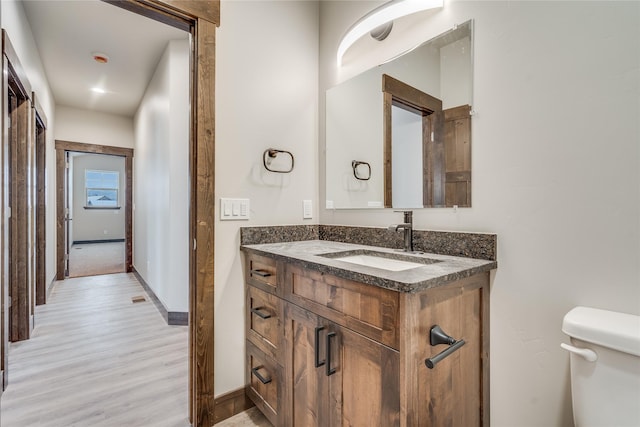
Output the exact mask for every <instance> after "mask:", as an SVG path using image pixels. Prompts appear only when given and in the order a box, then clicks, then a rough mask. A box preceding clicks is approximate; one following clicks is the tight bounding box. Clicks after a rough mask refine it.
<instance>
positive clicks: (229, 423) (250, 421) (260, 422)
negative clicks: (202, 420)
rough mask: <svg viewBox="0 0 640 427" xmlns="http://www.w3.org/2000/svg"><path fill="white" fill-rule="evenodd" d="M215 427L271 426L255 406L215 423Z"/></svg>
mask: <svg viewBox="0 0 640 427" xmlns="http://www.w3.org/2000/svg"><path fill="white" fill-rule="evenodd" d="M216 427H273V426H272V424H271V423H270V422H269V420H268V419H267V417H265V416H264V415H262V412H260V410H258V408H256V407H255V406H254V407H253V408H251V409H248V410H246V411H244V412H241V413H239V414H237V415H234V416H233V417H231V418H227V419H226V420H224V421H221V422H219V423H218V424H216Z"/></svg>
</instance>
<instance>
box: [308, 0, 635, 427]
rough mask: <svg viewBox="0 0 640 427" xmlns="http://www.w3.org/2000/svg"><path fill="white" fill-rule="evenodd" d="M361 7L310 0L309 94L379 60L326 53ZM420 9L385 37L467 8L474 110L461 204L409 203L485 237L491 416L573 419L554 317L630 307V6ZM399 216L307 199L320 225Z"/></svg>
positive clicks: (455, 16)
mask: <svg viewBox="0 0 640 427" xmlns="http://www.w3.org/2000/svg"><path fill="white" fill-rule="evenodd" d="M373 6H374V4H371V3H368V2H358V1H354V2H321V28H320V34H321V43H320V92H321V94H322V93H323V92H324V91H325V90H326V89H328V88H329V87H331V86H333V85H335V84H336V83H338V82H340V81H342V80H343V79H345V78H348V77H350V75H353V74H354V73H358V72H361V71H363V70H364V69H367V68H369V67H371V66H373V65H375V64H376V63H377V60H378V59H382V58H375V56H376V54H377V51H356V52H350V53H349V58H350V61H345V66H344V68H343V69H341V70H337V69H336V65H335V51H336V47H337V44H338V42H339V38H340V37H341V35H342V34H343V33H344V31H345V30H346V29H347V28H348V27H349V26H350V25H351V24H352V23H353V22H354V21H355V20H357V19H358V18H359V17H361V16H362V15H363V14H365V13H366V12H367V11H368V10H370V9H371V8H372V7H373ZM425 16H426V18H425V19H424V20H423V22H422V24H421V25H416V26H414V27H412V28H411V29H410V30H407V33H399V34H396V35H395V36H396V38H393V37H392V36H394V34H393V32H392V34H391V35H390V36H389V38H388V39H387V43H386V46H385V48H386V49H391V47H395V48H396V50H397V51H398V52H399V51H401V50H402V48H403V47H404V45H405V44H410V43H409V42H407V41H406V40H405V38H418V37H422V39H423V40H426V39H428V38H431V37H433V36H434V35H436V34H438V33H441V32H443V31H444V30H447V29H449V28H451V27H452V26H453V25H454V24H456V23H462V22H464V21H466V20H468V19H470V18H473V19H474V20H475V39H474V49H475V57H474V83H473V90H474V94H473V99H474V110H476V112H477V113H478V114H477V115H475V116H474V117H473V122H472V123H473V124H472V127H473V153H472V156H473V201H472V203H473V207H472V208H469V209H458V211H457V213H455V212H453V210H451V209H423V210H418V211H415V213H414V221H415V225H416V228H418V229H440V230H467V231H485V232H493V233H497V235H498V269H497V271H496V272H495V274H494V275H493V280H492V290H491V420H492V423H491V424H492V425H493V426H563V425H572V421H571V402H570V394H569V365H568V355H567V354H566V353H565V352H564V351H562V350H561V349H560V347H559V344H560V343H561V342H563V341H564V342H567V341H568V338H567V337H566V336H564V334H563V333H562V332H561V330H560V328H561V323H562V317H563V316H564V314H565V313H566V312H567V311H569V310H570V309H571V308H572V307H574V306H577V305H586V306H594V307H599V308H604V309H610V310H617V311H622V312H629V313H635V314H640V286H638V284H639V283H640V244H639V241H640V220H639V218H640V176H639V171H640V152H639V147H640V145H639V144H638V141H639V137H640V131H639V123H640V120H639V119H640V105H639V104H640V103H639V99H640V88H639V84H640V83H639V82H640V65H639V63H640V19H639V17H640V3H639V2H507V1H505V2H484V1H482V2H477V1H471V2H456V1H448V2H446V7H445V8H444V9H443V10H441V11H439V12H435V13H427V14H425ZM395 30H396V29H395V28H394V31H395ZM401 47H402V48H401ZM356 48H357V46H354V49H356ZM391 50H393V49H391ZM358 54H359V55H358ZM345 59H347V58H346V57H345ZM320 98H321V99H322V98H323V97H322V96H321V97H320ZM322 111H323V107H322V106H321V108H320V117H321V119H320V130H321V132H320V135H321V138H320V141H319V144H320V151H319V152H320V154H321V157H320V172H321V175H320V195H321V197H323V196H324V194H325V184H324V156H323V155H322V152H323V146H324V136H323V131H322V126H323V122H324V117H323V113H322ZM398 215H399V214H397V213H393V212H392V211H390V210H388V211H387V210H375V211H362V210H351V211H348V210H342V211H327V210H321V222H322V223H328V224H352V225H371V226H386V225H388V224H391V223H394V222H397V221H398V220H399V219H400V217H399V216H398Z"/></svg>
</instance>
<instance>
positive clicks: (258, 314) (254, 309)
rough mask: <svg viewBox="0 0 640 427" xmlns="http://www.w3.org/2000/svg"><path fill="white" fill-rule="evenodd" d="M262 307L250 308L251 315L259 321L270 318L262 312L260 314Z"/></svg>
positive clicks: (269, 315)
mask: <svg viewBox="0 0 640 427" xmlns="http://www.w3.org/2000/svg"><path fill="white" fill-rule="evenodd" d="M263 308H264V307H256V308H252V309H251V312H252V313H253V314H255V315H256V316H258V317H259V318H261V319H269V318H270V317H271V314H269V313H267V314H264V313H263V312H261V311H260V310H262V309H263Z"/></svg>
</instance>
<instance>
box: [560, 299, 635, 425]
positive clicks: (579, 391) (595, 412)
mask: <svg viewBox="0 0 640 427" xmlns="http://www.w3.org/2000/svg"><path fill="white" fill-rule="evenodd" d="M562 331H563V332H564V333H565V334H567V335H569V337H571V345H567V344H562V347H563V348H564V349H566V350H568V351H569V352H570V355H571V356H570V364H571V395H572V401H573V419H574V422H575V425H576V427H591V426H603V427H605V426H606V427H612V426H635V427H637V426H640V316H635V315H632V314H626V313H617V312H613V311H607V310H600V309H596V308H589V307H576V308H574V309H572V310H571V311H569V312H568V313H567V314H566V315H565V317H564V320H563V322H562Z"/></svg>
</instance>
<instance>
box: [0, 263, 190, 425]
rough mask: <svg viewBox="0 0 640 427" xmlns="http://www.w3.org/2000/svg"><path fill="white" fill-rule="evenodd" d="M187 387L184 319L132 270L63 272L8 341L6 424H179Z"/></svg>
mask: <svg viewBox="0 0 640 427" xmlns="http://www.w3.org/2000/svg"><path fill="white" fill-rule="evenodd" d="M140 295H143V296H145V298H146V301H145V302H138V303H133V302H132V297H135V296H140ZM187 387H188V327H186V326H168V325H167V324H166V323H165V322H164V320H163V318H162V317H161V315H160V314H159V313H158V311H157V310H156V308H155V307H154V305H153V303H152V302H151V301H150V300H149V298H148V297H147V296H146V294H145V292H144V290H143V289H142V287H141V286H140V284H139V283H138V282H137V281H136V279H135V277H134V276H133V275H132V274H126V273H120V274H111V275H104V276H94V277H82V278H74V279H67V280H65V281H60V282H57V283H56V284H55V288H54V289H53V291H52V293H51V297H50V299H49V302H47V304H46V305H44V306H38V307H37V308H36V327H35V329H34V333H33V338H32V339H30V340H29V341H23V342H19V343H13V344H11V346H10V350H9V387H8V388H7V390H6V391H5V392H4V394H3V395H2V401H1V404H2V407H1V409H2V410H1V416H2V423H1V424H2V426H3V427H27V426H29V427H35V426H43V427H44V426H51V427H63V426H65V427H66V426H78V427H80V426H87V427H89V426H91V427H107V426H108V427H116V426H154V427H155V426H158V427H163V426H166V427H174V426H175V427H183V426H188V425H189V421H188V402H187Z"/></svg>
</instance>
